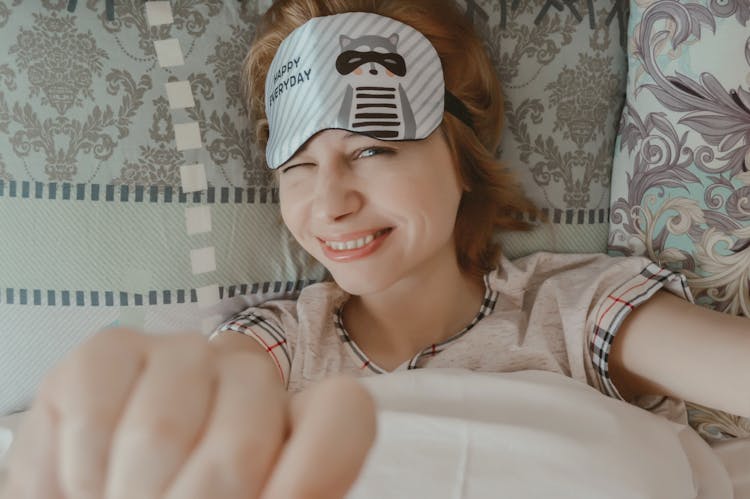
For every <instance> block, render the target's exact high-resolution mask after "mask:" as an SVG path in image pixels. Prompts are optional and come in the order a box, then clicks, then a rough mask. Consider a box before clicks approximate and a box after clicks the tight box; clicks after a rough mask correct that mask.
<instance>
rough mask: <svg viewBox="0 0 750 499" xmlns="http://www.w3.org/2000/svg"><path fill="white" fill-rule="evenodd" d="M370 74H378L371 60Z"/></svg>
mask: <svg viewBox="0 0 750 499" xmlns="http://www.w3.org/2000/svg"><path fill="white" fill-rule="evenodd" d="M370 74H371V75H376V74H378V70H377V68H376V67H375V63H372V62H371V63H370Z"/></svg>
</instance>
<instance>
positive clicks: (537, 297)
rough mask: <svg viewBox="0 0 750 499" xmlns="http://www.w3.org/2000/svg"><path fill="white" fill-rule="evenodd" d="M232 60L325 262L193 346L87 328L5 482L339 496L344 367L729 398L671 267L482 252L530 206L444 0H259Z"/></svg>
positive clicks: (740, 371) (480, 75)
mask: <svg viewBox="0 0 750 499" xmlns="http://www.w3.org/2000/svg"><path fill="white" fill-rule="evenodd" d="M245 70H246V76H247V77H248V80H247V81H248V88H249V98H250V109H251V114H252V117H253V119H254V123H255V124H256V126H257V131H258V135H259V139H260V142H261V143H262V144H264V145H265V146H266V156H267V162H268V165H269V167H270V168H272V169H273V170H274V174H275V176H276V178H277V180H278V184H279V189H280V198H281V211H282V215H283V218H284V222H285V224H286V225H287V227H288V229H289V230H290V232H291V233H292V234H293V235H294V237H295V239H296V240H297V241H298V242H299V243H300V244H301V245H302V246H303V247H304V248H305V249H306V250H307V251H308V252H309V253H310V254H311V255H312V256H313V257H314V258H316V259H317V260H319V261H320V262H321V263H323V265H325V266H326V267H327V268H328V270H329V271H330V274H331V276H332V278H333V281H331V282H324V283H319V284H315V285H312V286H309V287H307V288H305V289H304V290H303V291H302V293H301V295H300V297H299V299H298V300H296V301H288V300H286V301H284V300H280V301H272V302H268V303H265V304H263V305H262V306H259V307H253V308H250V309H248V310H245V311H243V312H242V313H240V314H238V315H237V316H235V317H233V318H231V319H229V320H228V321H227V322H226V323H225V324H223V325H222V326H220V327H219V328H218V329H217V331H216V332H215V334H214V335H212V337H211V341H210V342H209V343H208V344H206V342H205V340H202V338H199V337H194V336H181V337H179V338H175V337H172V338H167V337H163V338H160V337H154V336H144V335H141V334H139V333H136V332H132V331H123V330H116V331H108V332H105V333H102V334H100V335H97V337H95V338H94V339H93V340H91V341H90V342H89V343H87V344H86V345H84V346H82V347H81V348H80V349H79V350H77V351H76V352H74V353H73V354H72V355H71V356H70V357H68V358H67V359H66V360H65V361H64V362H63V363H61V365H60V366H59V367H58V368H56V369H55V371H54V372H53V373H51V374H50V375H49V376H48V377H47V378H46V379H45V382H44V384H43V386H42V388H41V389H40V392H39V396H38V398H37V401H36V403H35V405H34V408H33V409H32V411H31V413H30V415H29V417H28V420H27V423H26V426H25V429H24V433H23V434H22V436H21V438H22V439H24V438H25V439H27V441H28V442H30V443H29V445H27V446H24V447H22V451H21V452H19V453H18V455H16V456H14V460H13V463H12V470H11V474H10V485H9V489H8V490H9V492H8V494H9V496H8V497H14V498H31V497H45V498H57V497H76V498H84V497H107V498H120V497H122V498H124V497H168V498H170V499H176V498H187V497H264V498H276V497H279V498H282V497H283V498H288V497H326V498H335V497H344V495H345V493H346V491H347V490H348V489H349V487H350V486H351V485H352V483H353V482H354V480H355V479H356V477H357V474H358V473H359V470H360V468H361V466H362V463H363V462H364V459H365V457H366V455H367V451H368V449H369V447H370V445H371V444H372V442H373V438H374V408H373V402H372V400H371V399H370V398H369V396H368V394H367V393H366V392H365V391H364V389H362V388H361V387H360V386H359V385H358V384H357V383H356V382H354V381H352V380H353V378H354V377H358V376H367V375H376V374H378V373H382V372H387V371H393V370H403V369H414V368H429V367H463V368H467V369H473V370H484V371H493V372H503V371H517V370H521V369H544V370H549V371H553V372H558V373H561V374H564V375H567V376H571V377H573V378H576V379H579V380H580V381H582V382H585V383H588V384H591V385H592V386H594V387H596V388H598V389H599V390H601V391H602V392H603V393H605V394H607V395H610V396H613V397H618V398H623V399H625V400H627V401H630V402H633V403H637V404H639V405H645V404H646V403H651V402H653V400H652V399H653V397H654V396H656V397H657V401H658V402H659V404H657V405H656V406H655V407H657V409H655V410H658V411H660V412H662V413H663V414H664V415H665V416H667V417H670V418H672V419H675V420H680V419H684V404H683V402H682V400H684V399H688V400H692V401H695V402H698V403H701V404H705V405H710V406H714V407H717V408H721V409H724V410H728V411H730V412H734V413H738V414H747V415H750V397H747V396H745V395H744V391H743V390H744V389H745V387H744V386H742V385H743V384H744V383H743V382H742V380H743V379H745V380H746V379H747V377H748V373H747V368H746V367H743V366H745V365H746V363H744V362H743V360H744V358H746V356H747V354H749V353H750V336H749V335H747V334H744V333H745V331H746V330H747V323H746V322H745V320H744V319H740V318H737V317H730V316H725V315H723V314H719V313H717V312H712V311H709V310H706V309H703V308H701V307H698V306H695V305H692V304H690V303H689V299H690V294H689V291H687V288H686V287H685V284H684V279H683V278H681V276H679V275H677V274H673V273H671V272H668V271H666V270H663V269H659V268H658V267H657V266H655V265H653V264H652V263H651V262H649V261H647V260H645V259H642V258H635V257H634V258H610V257H607V256H605V255H554V254H550V253H539V254H535V255H531V256H529V257H526V258H524V259H521V260H518V261H515V262H510V261H508V260H507V259H505V258H504V257H502V256H501V255H500V252H499V248H498V247H497V246H496V245H495V244H494V243H493V241H492V236H493V234H494V233H495V231H496V230H509V229H519V228H524V227H525V225H524V224H522V223H520V222H518V221H517V220H516V217H515V216H514V214H516V213H519V212H533V211H534V209H533V206H532V205H531V203H530V202H529V201H528V200H527V199H526V198H525V197H524V196H523V194H522V193H521V191H520V188H519V187H518V186H517V185H516V184H515V183H514V182H513V180H512V178H511V177H510V176H509V174H508V173H507V171H506V170H505V169H504V168H503V167H502V166H501V165H498V164H497V163H496V161H495V160H494V158H493V154H492V152H493V151H494V150H495V146H496V144H497V141H498V139H499V130H500V127H501V116H502V105H501V102H502V101H501V98H500V87H499V83H498V81H497V79H496V76H495V73H494V71H493V68H492V66H491V64H490V62H489V59H488V57H487V55H486V53H485V52H484V49H483V45H482V42H481V40H480V39H479V38H478V37H477V36H476V34H475V33H474V32H473V30H472V28H471V26H470V24H469V23H468V22H467V21H466V20H465V19H464V18H463V16H462V14H461V12H460V11H459V10H458V9H457V8H456V7H455V5H454V4H453V3H452V2H451V1H450V0H441V1H436V0H410V1H404V0H369V1H368V0H319V1H312V0H280V1H277V2H275V3H274V4H273V6H272V7H271V9H270V10H269V11H268V12H267V14H266V15H265V18H264V24H263V25H262V26H261V27H260V28H259V32H258V35H257V38H256V40H255V42H254V44H253V46H252V48H251V50H250V53H249V56H248V59H247V62H246V67H245ZM667 290H668V291H667ZM706 330H711V335H712V336H711V339H710V341H709V340H708V338H707V335H706V334H705V332H706ZM237 333H242V334H237ZM699 365H700V366H707V369H706V372H698V371H697V369H696V367H695V366H699ZM341 375H343V376H341ZM717 380H720V381H721V382H716V381H717ZM186 386H190V390H185V389H184V387H186ZM717 386H721V387H723V388H724V391H723V392H721V391H717V389H716V388H715V387H717ZM737 394H743V395H742V396H741V397H737ZM259 401H262V403H259ZM32 443H33V445H32ZM31 470H33V472H32V471H31ZM32 473H33V474H32Z"/></svg>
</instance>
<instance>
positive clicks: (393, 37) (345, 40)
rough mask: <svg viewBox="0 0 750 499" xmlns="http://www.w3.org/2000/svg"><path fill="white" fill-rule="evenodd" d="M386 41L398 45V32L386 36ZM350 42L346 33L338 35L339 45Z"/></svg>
mask: <svg viewBox="0 0 750 499" xmlns="http://www.w3.org/2000/svg"><path fill="white" fill-rule="evenodd" d="M388 41H389V42H391V43H392V44H393V45H394V46H395V45H398V33H393V34H392V35H391V36H389V37H388ZM351 42H352V39H351V38H349V37H348V36H346V35H340V36H339V45H341V47H342V48H343V47H345V46H347V45H349V44H350V43H351Z"/></svg>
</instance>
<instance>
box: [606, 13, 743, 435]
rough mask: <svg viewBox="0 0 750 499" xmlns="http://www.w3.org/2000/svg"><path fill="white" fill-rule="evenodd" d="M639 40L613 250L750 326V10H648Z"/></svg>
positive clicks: (633, 23) (705, 425) (616, 192)
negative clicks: (680, 282)
mask: <svg viewBox="0 0 750 499" xmlns="http://www.w3.org/2000/svg"><path fill="white" fill-rule="evenodd" d="M629 37H630V43H629V47H628V49H629V73H628V86H627V102H626V105H625V108H624V110H623V114H622V119H621V125H620V132H619V137H618V144H617V147H616V155H615V162H614V172H613V176H612V211H611V214H612V223H611V228H610V236H609V250H610V252H611V253H613V254H626V255H646V256H648V257H649V258H651V259H652V260H654V261H656V262H659V263H660V264H661V265H662V266H665V267H669V268H672V269H676V270H679V271H681V272H682V273H684V274H685V275H686V276H687V278H688V282H689V284H690V287H691V289H692V292H693V295H694V296H695V297H696V301H698V302H699V303H701V304H703V305H705V306H708V307H712V308H715V309H717V310H721V311H724V312H727V313H731V314H742V315H745V316H750V294H749V291H748V282H750V279H749V278H750V250H748V246H750V204H749V201H750V174H749V173H748V168H750V92H749V91H748V89H749V87H750V4H749V3H748V2H747V1H746V0H727V1H723V2H716V1H711V0H691V1H689V2H688V1H679V0H639V1H638V2H633V3H632V6H631V15H630V25H629ZM691 419H692V421H693V422H694V423H695V424H696V425H697V426H699V430H700V431H701V432H702V433H703V435H704V437H707V438H722V437H725V436H739V435H750V420H743V419H741V418H737V417H734V416H729V415H726V414H717V413H714V412H712V411H708V410H705V409H701V408H696V407H693V408H691Z"/></svg>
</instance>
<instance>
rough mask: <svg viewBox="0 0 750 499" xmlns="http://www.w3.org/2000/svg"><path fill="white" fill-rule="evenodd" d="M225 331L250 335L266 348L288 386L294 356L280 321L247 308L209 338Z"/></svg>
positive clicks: (211, 338)
mask: <svg viewBox="0 0 750 499" xmlns="http://www.w3.org/2000/svg"><path fill="white" fill-rule="evenodd" d="M225 331H235V332H237V333H242V334H245V335H247V336H250V337H252V338H253V339H254V340H255V341H257V342H258V343H259V344H260V345H261V346H262V347H263V348H265V349H266V352H268V354H269V355H270V356H271V358H272V359H273V362H274V364H275V365H276V369H278V371H279V377H280V378H281V382H282V383H284V386H287V384H288V382H289V372H290V371H291V368H292V357H291V354H290V352H289V347H288V345H287V340H286V337H285V335H284V331H283V330H282V328H281V326H280V325H279V324H278V323H276V322H275V321H271V320H268V319H265V318H264V317H262V316H260V315H258V314H256V313H254V312H252V310H246V311H243V312H241V313H240V314H238V315H236V316H234V317H233V318H232V319H231V320H229V321H227V322H225V323H223V324H222V325H221V326H220V327H219V328H218V329H217V330H215V331H214V332H213V333H212V334H211V336H209V339H208V340H209V341H212V340H213V339H214V338H215V337H216V336H217V335H218V334H220V333H222V332H225Z"/></svg>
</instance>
